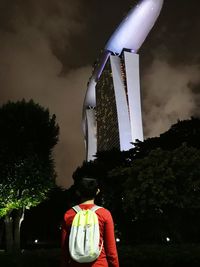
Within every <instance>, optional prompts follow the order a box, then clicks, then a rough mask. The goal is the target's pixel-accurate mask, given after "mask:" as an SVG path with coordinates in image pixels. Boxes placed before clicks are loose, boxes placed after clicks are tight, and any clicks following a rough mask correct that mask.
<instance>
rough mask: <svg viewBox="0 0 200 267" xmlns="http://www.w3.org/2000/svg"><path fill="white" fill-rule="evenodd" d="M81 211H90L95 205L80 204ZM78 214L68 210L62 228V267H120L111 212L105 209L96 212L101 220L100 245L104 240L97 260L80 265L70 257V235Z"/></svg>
mask: <svg viewBox="0 0 200 267" xmlns="http://www.w3.org/2000/svg"><path fill="white" fill-rule="evenodd" d="M79 206H80V207H81V209H90V208H91V207H93V206H94V204H80V205H79ZM75 214H76V212H75V211H74V210H73V209H70V210H68V211H67V212H66V213H65V215H64V223H63V227H62V242H61V248H62V267H119V261H118V255H117V249H116V242H115V235H114V224H113V219H112V216H111V214H110V212H109V211H108V210H107V209H105V208H100V209H98V210H97V211H96V214H97V216H98V219H99V229H100V244H102V240H103V248H102V251H101V254H100V256H99V257H98V259H97V260H95V261H94V262H91V263H78V262H75V261H73V260H72V259H71V257H70V255H69V245H68V244H69V233H70V228H71V224H72V221H73V218H74V216H75Z"/></svg>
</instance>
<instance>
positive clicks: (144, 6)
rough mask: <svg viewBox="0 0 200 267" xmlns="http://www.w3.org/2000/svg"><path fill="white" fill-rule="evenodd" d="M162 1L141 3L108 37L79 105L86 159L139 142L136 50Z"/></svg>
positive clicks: (159, 9) (140, 136)
mask: <svg viewBox="0 0 200 267" xmlns="http://www.w3.org/2000/svg"><path fill="white" fill-rule="evenodd" d="M162 5H163V0H141V1H140V3H139V4H138V5H136V7H134V8H132V9H131V10H130V12H129V13H128V15H127V16H126V17H125V19H124V20H123V21H122V22H121V24H120V25H119V27H118V28H117V29H116V31H115V32H114V33H113V34H112V36H111V38H110V39H109V41H108V43H107V44H106V46H105V50H104V52H103V53H102V56H101V57H100V60H99V61H98V63H97V64H96V66H95V67H94V71H93V74H92V76H91V78H90V80H89V82H88V88H87V92H86V96H85V100H84V104H83V131H84V135H85V143H86V150H87V151H86V154H87V155H86V158H87V160H88V161H89V160H93V159H94V156H95V154H96V152H97V150H109V149H111V148H114V147H116V148H119V149H120V150H128V149H130V148H131V147H133V146H132V145H131V142H135V140H136V139H139V140H143V130H142V115H141V99H140V82H139V56H138V54H136V53H137V51H138V49H139V48H140V46H141V45H142V43H143V42H144V40H145V38H146V36H147V35H148V33H149V31H150V30H151V28H152V27H153V25H154V23H155V21H156V20H157V17H158V16H159V14H160V11H161V8H162Z"/></svg>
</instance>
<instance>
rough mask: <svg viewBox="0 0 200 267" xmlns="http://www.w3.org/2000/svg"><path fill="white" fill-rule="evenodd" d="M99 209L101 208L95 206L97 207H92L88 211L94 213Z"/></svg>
mask: <svg viewBox="0 0 200 267" xmlns="http://www.w3.org/2000/svg"><path fill="white" fill-rule="evenodd" d="M100 208H102V207H100V206H97V205H94V206H93V207H92V208H91V209H90V210H91V211H94V212H95V211H97V210H98V209H100Z"/></svg>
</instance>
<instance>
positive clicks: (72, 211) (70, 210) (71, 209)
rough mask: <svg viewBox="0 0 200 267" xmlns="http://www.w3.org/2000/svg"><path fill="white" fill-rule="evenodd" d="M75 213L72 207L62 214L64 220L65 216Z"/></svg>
mask: <svg viewBox="0 0 200 267" xmlns="http://www.w3.org/2000/svg"><path fill="white" fill-rule="evenodd" d="M75 213H76V212H75V211H74V209H73V208H70V209H68V210H67V211H66V212H65V214H64V220H65V221H66V220H67V218H69V217H71V216H73V215H74V214H75Z"/></svg>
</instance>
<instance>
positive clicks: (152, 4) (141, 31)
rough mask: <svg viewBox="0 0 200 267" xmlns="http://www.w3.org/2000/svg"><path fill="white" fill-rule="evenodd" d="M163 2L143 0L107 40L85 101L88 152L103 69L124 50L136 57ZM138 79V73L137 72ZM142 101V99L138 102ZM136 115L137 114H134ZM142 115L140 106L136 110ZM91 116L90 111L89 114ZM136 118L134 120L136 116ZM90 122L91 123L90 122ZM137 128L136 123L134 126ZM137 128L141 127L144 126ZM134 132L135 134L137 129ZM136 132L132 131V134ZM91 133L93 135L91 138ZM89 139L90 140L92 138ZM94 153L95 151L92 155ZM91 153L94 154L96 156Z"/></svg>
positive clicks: (85, 130) (85, 133)
mask: <svg viewBox="0 0 200 267" xmlns="http://www.w3.org/2000/svg"><path fill="white" fill-rule="evenodd" d="M163 2H164V0H141V1H140V2H139V4H137V5H136V6H135V7H133V8H132V9H131V10H130V12H129V13H128V15H127V16H126V17H125V18H124V19H123V21H122V22H121V23H120V25H119V26H118V28H117V29H116V30H115V32H114V33H113V34H112V36H111V37H110V39H109V40H108V42H107V44H106V46H105V50H104V53H103V55H102V57H101V58H100V62H99V64H98V65H97V66H96V67H95V69H94V72H93V74H92V77H91V78H90V80H89V83H88V88H87V92H86V95H85V100H84V104H83V121H82V123H83V131H84V135H85V141H86V147H87V150H88V148H89V147H91V146H90V144H89V143H90V142H91V144H96V140H89V139H91V135H92V136H93V138H96V132H95V131H96V130H95V127H94V115H93V116H88V115H87V110H88V109H91V108H93V109H95V107H96V91H95V88H96V84H97V82H98V80H99V78H100V76H101V73H102V71H103V69H104V66H105V65H106V62H107V60H108V58H109V57H110V55H111V53H112V54H114V55H120V54H121V53H122V51H123V49H127V50H129V51H131V52H132V53H136V52H137V51H138V50H139V48H140V47H141V45H142V43H143V42H144V40H145V38H146V37H147V35H148V33H149V32H150V30H151V29H152V27H153V25H154V24H155V22H156V20H157V18H158V16H159V14H160V11H161V8H162V6H163ZM136 75H137V71H136ZM127 82H128V84H127V86H128V88H129V87H130V81H129V79H128V80H127ZM131 99H132V100H130V101H132V103H133V104H135V105H136V106H137V104H136V103H134V96H132V97H131ZM138 99H139V98H138ZM135 101H137V100H135ZM92 112H93V113H94V112H95V110H93V111H92ZM134 112H135V111H134ZM137 112H139V106H138V108H137V110H136V115H137ZM90 113H91V111H90ZM136 115H135V116H136ZM90 118H91V120H92V121H91V122H90V121H89V120H90ZM89 125H93V127H92V130H91V129H88V127H89ZM135 125H136V123H135ZM138 127H140V128H141V127H142V126H141V123H140V125H139V126H138ZM134 131H136V129H135V127H134ZM132 132H133V130H132ZM139 132H140V136H141V129H139ZM88 133H92V134H89V135H88ZM89 136H90V137H89ZM94 151H95V149H93V152H94ZM93 152H92V153H93ZM87 155H90V156H89V157H88V156H87V160H91V159H92V157H91V153H90V152H89V151H87Z"/></svg>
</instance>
